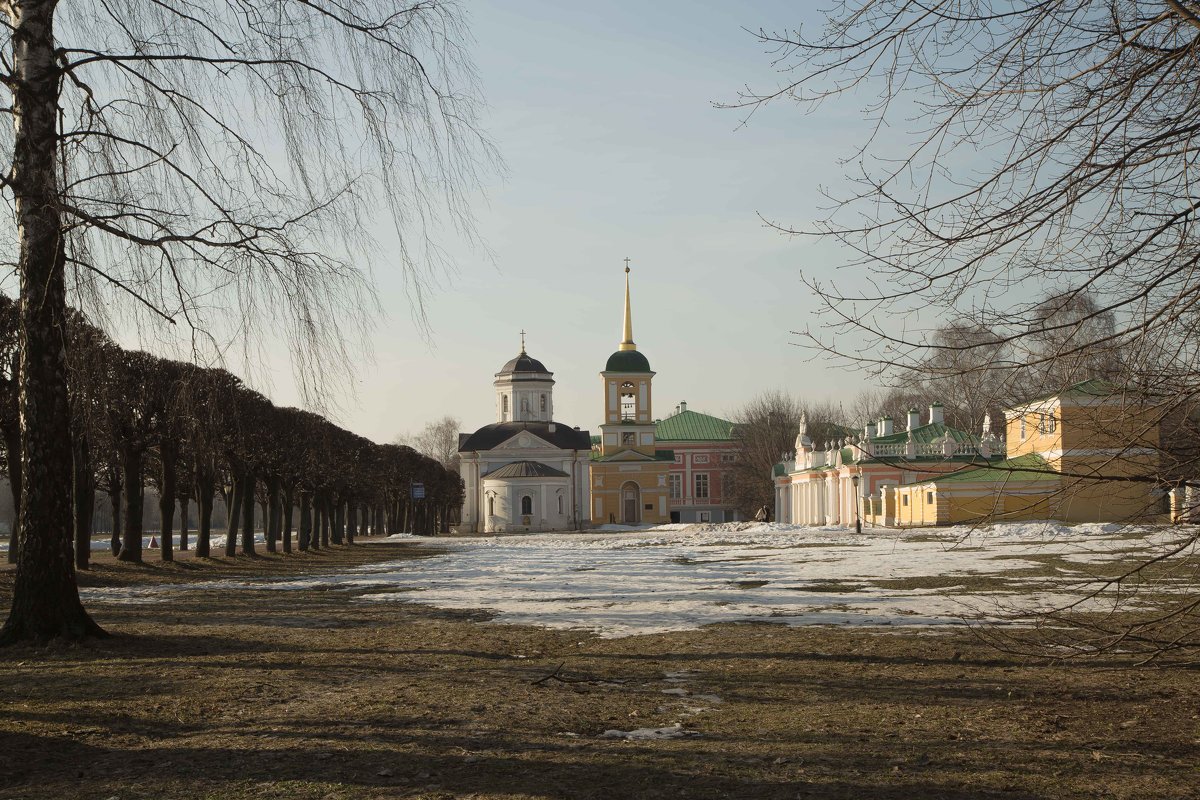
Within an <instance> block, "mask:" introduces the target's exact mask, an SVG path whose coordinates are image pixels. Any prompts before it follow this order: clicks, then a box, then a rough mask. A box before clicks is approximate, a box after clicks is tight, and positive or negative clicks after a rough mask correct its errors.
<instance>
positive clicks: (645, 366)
mask: <svg viewBox="0 0 1200 800" xmlns="http://www.w3.org/2000/svg"><path fill="white" fill-rule="evenodd" d="M604 371H605V372H650V371H651V369H650V361H649V360H648V359H647V358H646V357H645V356H644V355H642V354H641V353H639V352H638V351H637V350H618V351H617V352H615V353H613V354H612V355H611V356H609V357H608V363H607V364H605V365H604Z"/></svg>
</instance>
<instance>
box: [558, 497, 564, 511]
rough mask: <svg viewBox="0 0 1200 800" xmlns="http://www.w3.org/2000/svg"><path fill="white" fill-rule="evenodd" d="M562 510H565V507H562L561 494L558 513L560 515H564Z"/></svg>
mask: <svg viewBox="0 0 1200 800" xmlns="http://www.w3.org/2000/svg"><path fill="white" fill-rule="evenodd" d="M562 508H563V506H562V495H561V494H560V495H559V496H558V513H559V514H562V513H563V511H562Z"/></svg>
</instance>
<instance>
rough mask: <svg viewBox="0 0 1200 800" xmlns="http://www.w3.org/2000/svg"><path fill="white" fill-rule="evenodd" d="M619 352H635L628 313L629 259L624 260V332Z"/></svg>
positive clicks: (631, 321) (631, 322)
mask: <svg viewBox="0 0 1200 800" xmlns="http://www.w3.org/2000/svg"><path fill="white" fill-rule="evenodd" d="M623 333H624V337H623V338H622V339H621V346H620V347H619V348H618V349H619V350H637V345H635V344H634V343H633V315H632V314H631V313H630V311H629V259H628V258H626V259H625V330H624V331H623Z"/></svg>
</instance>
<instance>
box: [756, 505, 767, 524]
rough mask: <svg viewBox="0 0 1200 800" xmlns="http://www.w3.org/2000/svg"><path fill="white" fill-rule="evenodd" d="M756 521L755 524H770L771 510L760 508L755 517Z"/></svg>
mask: <svg viewBox="0 0 1200 800" xmlns="http://www.w3.org/2000/svg"><path fill="white" fill-rule="evenodd" d="M754 521H755V522H770V521H771V509H769V508H767V507H766V506H763V507H762V508H760V509H759V510H758V513H757V514H755V515H754Z"/></svg>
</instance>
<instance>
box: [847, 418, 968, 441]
mask: <svg viewBox="0 0 1200 800" xmlns="http://www.w3.org/2000/svg"><path fill="white" fill-rule="evenodd" d="M908 433H909V432H908V431H900V432H899V433H892V434H888V435H887V436H876V437H875V438H874V439H872V440H871V441H872V442H875V443H877V444H904V443H905V442H907V441H908ZM947 433H948V434H950V438H951V439H953V440H954V441H955V442H958V443H960V444H961V443H967V444H974V445H978V444H979V437H978V436H974V435H972V434H969V433H967V432H966V431H960V430H959V429H958V428H951V427H948V426H947V425H944V424H942V423H941V422H931V423H929V424H928V425H922V426H920V427H919V428H913V429H912V435H913V440H914V441H915V442H916V443H917V444H929V443H930V442H933V441H936V440H938V439H941V438H942V437H943V436H945V435H946V434H947Z"/></svg>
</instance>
